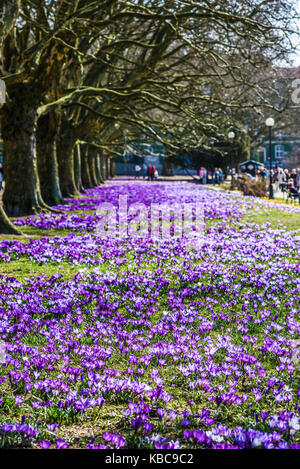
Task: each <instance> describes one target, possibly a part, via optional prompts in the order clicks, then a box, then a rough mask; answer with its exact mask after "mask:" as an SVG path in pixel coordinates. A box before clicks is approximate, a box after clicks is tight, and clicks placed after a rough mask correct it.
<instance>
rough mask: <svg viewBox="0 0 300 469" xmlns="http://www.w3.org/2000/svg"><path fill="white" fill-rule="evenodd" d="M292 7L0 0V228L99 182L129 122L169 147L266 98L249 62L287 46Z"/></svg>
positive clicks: (204, 137)
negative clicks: (0, 181)
mask: <svg viewBox="0 0 300 469" xmlns="http://www.w3.org/2000/svg"><path fill="white" fill-rule="evenodd" d="M295 15H296V13H295V12H294V2H293V1H280V0H277V1H263V0H251V1H250V0H239V1H238V0H222V1H221V0H214V1H206V0H202V1H194V0H185V1H178V0H118V1H115V0H103V1H102V2H98V1H93V0H0V43H1V71H0V78H1V79H2V80H3V81H4V82H5V85H6V90H7V94H6V103H5V104H4V105H3V106H2V107H1V109H0V118H1V136H2V139H3V142H4V179H5V183H6V184H5V192H4V195H3V206H2V207H1V212H0V231H1V232H5V233H17V232H18V230H17V229H16V228H15V227H14V226H13V225H12V224H11V222H10V220H9V218H8V217H16V216H21V215H22V216H23V215H27V214H31V213H35V212H39V211H44V210H55V209H53V208H50V207H51V206H53V205H55V204H56V203H59V202H62V201H63V199H64V197H66V196H76V195H77V194H79V193H80V192H81V191H82V190H83V189H84V188H89V187H93V186H95V185H99V184H101V183H103V182H104V180H105V178H107V177H108V176H109V175H110V172H111V171H112V169H113V161H114V158H115V156H116V155H118V154H119V152H120V151H121V149H122V146H123V145H124V132H125V131H126V132H128V133H127V138H130V139H132V140H134V139H135V140H136V139H139V138H141V136H142V138H143V139H144V140H149V141H151V140H152V141H153V140H159V141H161V142H162V143H163V144H164V145H165V146H166V148H167V151H168V153H169V154H172V153H176V152H177V151H178V150H179V149H182V148H191V147H198V146H199V145H202V146H203V147H205V146H206V145H209V142H210V140H211V137H212V135H217V136H219V137H220V138H221V137H222V136H223V137H224V135H225V132H226V131H227V129H228V128H229V127H230V126H232V125H233V124H234V122H235V119H236V117H235V114H236V113H238V111H239V110H240V108H241V106H242V107H243V110H244V112H246V110H247V109H248V110H249V112H250V110H252V111H253V109H258V108H261V106H265V105H268V102H267V93H265V90H266V88H268V91H269V84H268V85H267V86H265V84H264V80H258V79H257V76H258V73H256V71H258V70H259V75H260V76H262V75H263V70H268V68H269V67H270V63H272V62H273V61H275V60H277V61H278V60H282V59H283V58H285V57H286V56H287V55H288V54H289V53H290V51H291V49H292V48H293V45H292V44H291V42H290V36H291V34H292V33H293V32H294V29H293V28H294V26H293V19H294V18H295V17H296V16H295ZM250 91H251V92H250Z"/></svg>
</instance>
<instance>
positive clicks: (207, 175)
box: [198, 167, 225, 184]
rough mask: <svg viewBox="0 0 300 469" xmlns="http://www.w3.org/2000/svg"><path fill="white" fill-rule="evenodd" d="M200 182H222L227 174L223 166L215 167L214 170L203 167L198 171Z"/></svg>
mask: <svg viewBox="0 0 300 469" xmlns="http://www.w3.org/2000/svg"><path fill="white" fill-rule="evenodd" d="M198 176H199V181H200V184H221V183H222V182H223V181H224V177H225V174H224V172H223V171H222V169H221V168H215V169H214V170H213V171H211V170H207V169H206V168H204V167H202V168H200V169H199V171H198Z"/></svg>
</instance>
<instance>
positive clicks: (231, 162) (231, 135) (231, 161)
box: [228, 130, 235, 170]
mask: <svg viewBox="0 0 300 469" xmlns="http://www.w3.org/2000/svg"><path fill="white" fill-rule="evenodd" d="M234 137H235V133H234V132H233V131H232V130H231V131H230V132H228V138H229V140H230V141H231V143H232V142H233V139H234ZM232 151H233V150H232V149H231V152H230V166H231V170H232V166H233V156H232Z"/></svg>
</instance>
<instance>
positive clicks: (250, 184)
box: [231, 174, 269, 197]
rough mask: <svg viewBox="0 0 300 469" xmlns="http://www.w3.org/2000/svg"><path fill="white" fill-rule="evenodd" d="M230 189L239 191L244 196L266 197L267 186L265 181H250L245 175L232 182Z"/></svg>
mask: <svg viewBox="0 0 300 469" xmlns="http://www.w3.org/2000/svg"><path fill="white" fill-rule="evenodd" d="M231 188H232V189H237V190H239V191H241V192H242V193H243V194H244V195H251V196H252V197H267V195H268V189H269V185H268V183H267V181H266V180H265V179H258V180H257V179H255V178H253V179H251V178H249V176H247V174H242V175H241V176H238V178H237V179H234V180H233V181H232V186H231Z"/></svg>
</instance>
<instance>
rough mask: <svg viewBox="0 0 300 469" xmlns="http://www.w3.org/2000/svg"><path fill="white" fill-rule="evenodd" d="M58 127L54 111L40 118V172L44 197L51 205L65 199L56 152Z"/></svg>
mask: <svg viewBox="0 0 300 469" xmlns="http://www.w3.org/2000/svg"><path fill="white" fill-rule="evenodd" d="M57 128H58V119H57V116H55V113H53V112H50V113H49V114H46V115H44V116H41V117H40V118H39V120H38V126H37V133H36V141H37V163H38V172H39V178H40V186H41V192H42V197H43V199H44V200H45V202H46V203H47V204H49V205H56V204H59V203H63V201H64V199H63V197H62V194H61V190H60V183H59V174H58V163H57V154H56V138H57V135H56V134H57V132H56V129H57Z"/></svg>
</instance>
